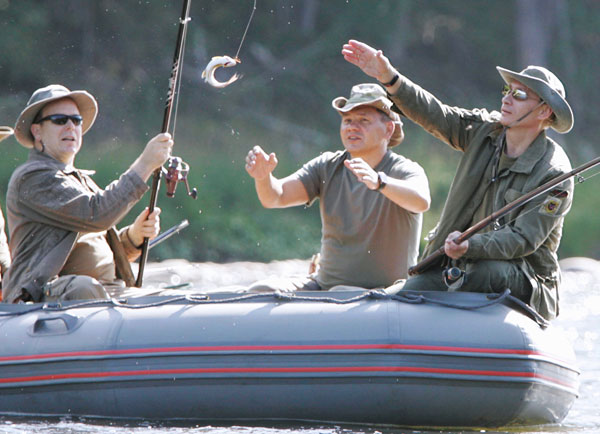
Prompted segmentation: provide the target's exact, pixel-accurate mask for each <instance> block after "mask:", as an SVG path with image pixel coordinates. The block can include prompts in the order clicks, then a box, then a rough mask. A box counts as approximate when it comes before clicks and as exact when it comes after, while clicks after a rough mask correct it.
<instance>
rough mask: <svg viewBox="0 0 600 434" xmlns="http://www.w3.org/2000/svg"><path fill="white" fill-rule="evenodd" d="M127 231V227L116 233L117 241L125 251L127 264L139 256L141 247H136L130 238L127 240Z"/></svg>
mask: <svg viewBox="0 0 600 434" xmlns="http://www.w3.org/2000/svg"><path fill="white" fill-rule="evenodd" d="M128 229H129V226H125V227H124V228H121V229H120V230H119V231H118V233H119V239H120V240H121V245H122V246H123V249H125V254H126V255H127V260H128V261H129V262H133V261H135V260H136V259H137V258H138V257H139V256H140V254H141V253H142V251H141V250H140V247H141V246H140V247H137V246H135V245H134V244H133V243H132V242H131V238H129V234H128V233H127V230H128Z"/></svg>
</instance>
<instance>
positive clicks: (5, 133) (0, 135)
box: [0, 127, 14, 142]
mask: <svg viewBox="0 0 600 434" xmlns="http://www.w3.org/2000/svg"><path fill="white" fill-rule="evenodd" d="M13 133H14V131H13V129H12V128H11V127H0V142H1V141H2V140H4V139H6V138H8V137H10V136H12V135H13Z"/></svg>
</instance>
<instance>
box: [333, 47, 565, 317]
mask: <svg viewBox="0 0 600 434" xmlns="http://www.w3.org/2000/svg"><path fill="white" fill-rule="evenodd" d="M342 54H343V55H344V57H345V59H346V60H347V61H349V62H350V63H352V64H354V65H356V66H358V67H359V68H361V69H362V70H363V72H365V73H366V74H368V75H370V76H372V77H374V78H376V79H378V80H379V81H380V82H381V83H382V84H383V85H384V86H385V87H386V90H387V92H388V93H389V94H390V98H391V99H392V101H393V102H394V107H395V110H397V111H399V112H401V113H402V114H403V115H405V116H406V117H408V118H409V119H411V120H413V121H414V122H416V123H417V124H419V125H421V126H422V127H423V128H424V129H425V130H426V131H428V132H430V133H431V134H433V135H434V136H435V137H437V138H438V139H440V140H442V141H443V142H445V143H446V144H448V145H449V146H451V147H452V148H454V149H456V150H458V151H461V152H463V155H462V158H461V160H460V163H459V166H458V169H457V172H456V175H455V177H454V180H453V182H452V186H451V187H450V192H449V194H448V198H447V200H446V204H445V206H444V209H443V211H442V215H441V217H440V221H439V223H438V225H437V226H436V228H435V229H434V230H433V231H432V232H431V233H430V234H429V236H428V238H427V240H428V244H427V246H426V248H425V251H424V252H423V256H424V257H426V256H428V255H429V254H431V253H432V252H434V251H435V250H437V249H439V248H440V247H442V246H443V247H444V251H445V254H446V256H445V257H443V259H442V260H440V261H439V262H438V263H437V264H435V265H434V266H432V267H431V268H429V269H428V270H426V271H425V272H424V273H422V274H420V275H418V276H414V277H412V278H410V279H409V280H408V281H407V282H406V285H405V286H404V289H405V290H406V289H415V290H416V289H420V290H447V289H448V288H450V289H449V290H461V291H474V292H502V291H504V290H505V289H506V288H509V289H510V290H511V292H512V294H513V295H514V296H516V297H518V298H520V299H521V300H523V301H525V302H527V303H529V304H530V305H531V306H532V307H533V308H534V309H536V310H537V311H538V312H539V313H540V314H541V315H542V316H543V317H545V318H546V319H552V318H554V317H556V315H558V285H559V282H560V272H559V267H558V258H557V254H556V252H557V249H558V246H559V243H560V238H561V235H562V227H563V221H564V216H565V215H566V214H567V212H568V211H569V209H570V207H571V202H572V199H573V181H572V179H569V180H567V181H565V182H564V183H562V184H561V185H560V186H557V187H556V188H555V189H554V190H552V191H550V192H549V193H547V194H546V195H542V196H541V197H539V198H537V199H534V200H532V201H530V202H529V203H527V204H526V205H524V206H523V207H521V208H517V209H516V210H514V211H512V212H511V213H509V214H508V215H507V216H505V217H504V218H502V219H500V221H499V222H497V225H495V227H494V228H492V227H488V228H487V229H486V230H484V231H481V232H480V233H478V234H476V235H474V236H473V237H471V238H470V239H469V240H466V241H464V242H462V243H460V244H457V243H455V242H454V239H456V237H457V236H458V235H460V233H461V232H462V231H464V230H466V229H467V228H469V227H470V226H472V225H473V224H474V223H476V222H478V221H479V220H481V219H483V218H484V217H486V216H487V215H489V214H491V213H492V212H494V211H497V210H498V209H500V208H501V207H503V206H504V205H506V204H507V203H509V202H512V201H513V200H515V199H517V198H518V197H520V196H522V195H523V194H525V193H528V192H529V191H531V190H533V189H535V188H536V187H538V186H540V185H542V184H544V183H546V182H547V181H549V180H551V179H553V178H555V177H557V176H559V175H562V174H564V173H567V172H569V171H570V170H571V165H570V162H569V159H568V157H567V155H566V154H565V152H564V150H563V149H562V148H561V147H560V146H559V145H558V144H557V143H556V142H554V141H553V140H552V139H550V138H548V137H547V136H546V132H545V130H546V129H547V128H553V129H554V130H556V131H557V132H559V133H567V132H568V131H570V130H571V128H572V126H573V113H572V111H571V108H570V106H569V104H568V103H567V101H566V99H565V91H564V87H563V85H562V83H561V82H560V81H559V80H558V78H557V77H556V76H555V75H554V74H552V73H551V72H550V71H548V70H547V69H545V68H542V67H539V66H529V67H527V68H525V69H524V70H523V71H521V72H520V73H517V72H514V71H510V70H507V69H505V68H500V67H498V68H497V69H498V72H499V73H500V75H501V77H502V79H503V80H504V82H505V83H506V86H505V89H504V92H503V94H504V96H503V98H502V107H501V111H500V112H497V111H492V112H488V111H487V110H485V109H473V110H466V109H462V108H458V107H451V106H448V105H446V104H443V103H442V102H441V101H439V100H438V99H437V98H436V97H435V96H433V95H432V94H431V93H429V92H427V91H426V90H424V89H422V88H421V87H419V86H418V85H416V84H414V83H413V82H411V81H410V80H409V79H407V78H406V77H404V76H402V75H401V74H400V73H399V72H398V71H397V70H396V69H395V68H394V67H393V66H392V65H391V64H390V62H389V60H388V59H387V58H386V57H385V56H384V55H383V54H382V52H381V51H378V50H375V49H373V48H371V47H369V46H368V45H366V44H363V43H361V42H358V41H354V40H351V41H349V42H348V43H347V44H345V45H344V47H343V49H342ZM449 263H453V265H457V266H459V267H460V268H462V269H464V270H465V275H464V279H463V280H462V281H460V282H461V284H457V285H451V286H450V287H448V286H447V285H448V284H449V282H446V281H444V276H443V268H444V267H446V266H447V265H448V264H449ZM461 285H462V286H461Z"/></svg>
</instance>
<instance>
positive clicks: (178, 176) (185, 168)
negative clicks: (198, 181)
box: [163, 157, 198, 199]
mask: <svg viewBox="0 0 600 434" xmlns="http://www.w3.org/2000/svg"><path fill="white" fill-rule="evenodd" d="M189 172H190V166H189V164H187V163H186V162H185V161H183V160H182V159H181V158H179V157H170V158H169V162H168V166H167V168H166V169H165V168H164V167H163V173H164V174H165V179H166V183H167V197H173V196H175V189H177V183H178V182H180V181H183V182H184V183H185V188H186V190H187V194H188V196H191V197H192V198H194V199H197V198H198V190H196V189H195V188H192V190H191V191H190V186H189V184H188V180H187V176H188V173H189Z"/></svg>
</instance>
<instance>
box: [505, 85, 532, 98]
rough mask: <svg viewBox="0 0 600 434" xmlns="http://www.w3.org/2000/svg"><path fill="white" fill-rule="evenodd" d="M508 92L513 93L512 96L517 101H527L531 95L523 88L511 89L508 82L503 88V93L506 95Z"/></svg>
mask: <svg viewBox="0 0 600 434" xmlns="http://www.w3.org/2000/svg"><path fill="white" fill-rule="evenodd" d="M508 94H511V95H512V97H513V98H514V99H516V100H517V101H525V100H527V98H529V95H527V92H525V91H524V90H523V89H511V88H510V86H509V85H508V84H505V85H504V87H503V88H502V95H503V96H506V95H508ZM540 101H541V100H540Z"/></svg>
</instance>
